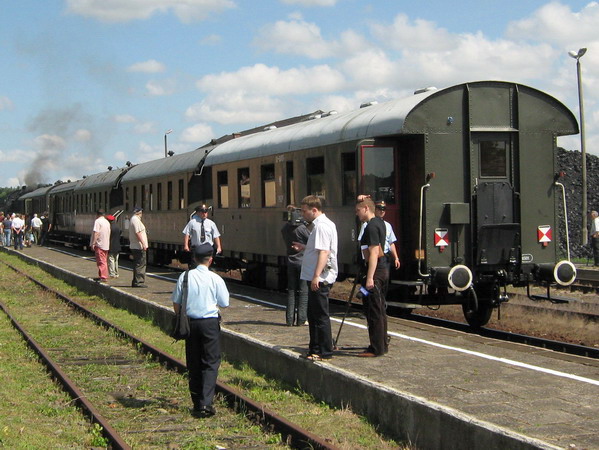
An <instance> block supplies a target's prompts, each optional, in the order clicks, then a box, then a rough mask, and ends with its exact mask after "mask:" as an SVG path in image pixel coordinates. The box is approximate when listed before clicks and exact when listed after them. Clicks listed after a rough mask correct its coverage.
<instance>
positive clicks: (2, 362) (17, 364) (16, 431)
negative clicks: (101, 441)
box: [0, 289, 101, 449]
mask: <svg viewBox="0 0 599 450" xmlns="http://www.w3.org/2000/svg"><path fill="white" fill-rule="evenodd" d="M3 291H4V292H5V289H3ZM0 380H2V382H1V383H0V447H5V448H15V449H18V448H28V449H31V448H66V447H82V448H84V447H87V448H89V447H90V446H96V442H98V441H97V439H96V434H95V429H94V427H93V426H92V425H91V424H90V423H89V422H88V421H87V420H86V419H85V418H84V417H83V416H82V414H81V412H80V411H79V410H78V409H77V408H76V407H75V406H73V403H72V400H71V398H70V397H69V396H68V395H67V394H66V393H64V392H63V391H62V390H61V388H60V387H59V386H58V385H57V384H56V383H54V382H53V381H52V380H51V378H50V375H49V374H48V372H46V370H45V368H44V366H42V365H41V363H40V362H39V360H38V358H37V355H36V354H35V353H33V351H32V350H30V349H29V347H27V345H26V344H25V343H24V342H23V341H22V339H21V335H20V334H19V333H18V332H17V331H16V330H15V329H14V328H13V327H12V325H11V324H10V322H9V320H8V319H7V317H6V316H4V315H3V316H2V317H0ZM100 437H101V436H100Z"/></svg>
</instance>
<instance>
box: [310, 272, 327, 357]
mask: <svg viewBox="0 0 599 450" xmlns="http://www.w3.org/2000/svg"><path fill="white" fill-rule="evenodd" d="M306 283H308V325H309V327H308V328H309V329H310V344H309V347H308V353H310V354H311V355H312V354H314V355H320V356H321V357H323V358H330V357H331V356H333V336H332V334H331V318H330V316H329V292H330V291H331V288H332V287H333V285H332V284H327V285H325V284H324V283H320V288H319V289H318V290H317V291H313V290H312V288H310V283H311V282H310V281H306Z"/></svg>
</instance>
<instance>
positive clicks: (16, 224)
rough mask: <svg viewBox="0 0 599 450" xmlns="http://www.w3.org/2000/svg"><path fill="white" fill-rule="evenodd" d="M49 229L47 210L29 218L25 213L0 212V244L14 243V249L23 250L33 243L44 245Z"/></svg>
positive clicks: (6, 245)
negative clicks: (39, 215) (40, 214)
mask: <svg viewBox="0 0 599 450" xmlns="http://www.w3.org/2000/svg"><path fill="white" fill-rule="evenodd" d="M51 229H52V224H51V222H50V219H49V218H48V213H47V212H44V213H43V214H42V216H41V217H38V216H37V214H34V215H33V217H32V218H31V220H28V218H27V216H26V215H25V214H16V213H12V214H6V215H4V212H0V245H2V246H4V247H10V246H11V245H14V248H15V250H23V248H24V247H30V246H31V245H32V244H34V243H35V244H37V245H45V243H46V239H47V237H48V233H49V232H50V230H51Z"/></svg>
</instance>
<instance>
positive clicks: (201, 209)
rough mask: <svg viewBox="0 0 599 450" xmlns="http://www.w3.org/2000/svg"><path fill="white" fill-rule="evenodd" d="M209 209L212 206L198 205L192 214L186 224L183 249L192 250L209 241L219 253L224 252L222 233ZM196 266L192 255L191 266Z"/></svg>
mask: <svg viewBox="0 0 599 450" xmlns="http://www.w3.org/2000/svg"><path fill="white" fill-rule="evenodd" d="M208 211H210V207H208V206H206V205H200V206H198V207H197V208H196V209H195V211H194V215H193V216H191V220H190V221H189V222H188V223H187V225H185V228H184V229H183V235H184V238H183V250H185V251H186V252H189V251H192V250H193V249H194V248H195V247H198V246H200V245H202V244H204V243H208V244H210V245H211V246H212V247H214V249H215V251H216V253H217V254H220V253H222V247H221V244H220V233H219V232H218V228H217V226H216V224H215V223H214V222H213V221H212V220H210V219H208ZM194 267H195V260H194V258H193V255H192V262H191V263H190V268H191V269H193V268H194Z"/></svg>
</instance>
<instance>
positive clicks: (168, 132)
mask: <svg viewBox="0 0 599 450" xmlns="http://www.w3.org/2000/svg"><path fill="white" fill-rule="evenodd" d="M172 132H173V130H172V129H168V130H166V131H165V132H164V157H165V158H166V157H167V156H168V154H167V151H166V135H167V134H171V133H172Z"/></svg>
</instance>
